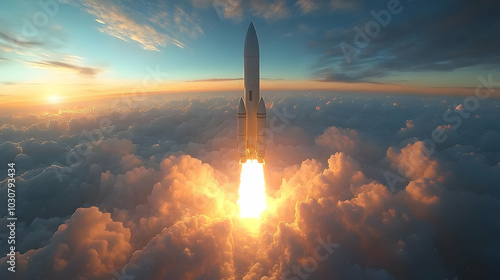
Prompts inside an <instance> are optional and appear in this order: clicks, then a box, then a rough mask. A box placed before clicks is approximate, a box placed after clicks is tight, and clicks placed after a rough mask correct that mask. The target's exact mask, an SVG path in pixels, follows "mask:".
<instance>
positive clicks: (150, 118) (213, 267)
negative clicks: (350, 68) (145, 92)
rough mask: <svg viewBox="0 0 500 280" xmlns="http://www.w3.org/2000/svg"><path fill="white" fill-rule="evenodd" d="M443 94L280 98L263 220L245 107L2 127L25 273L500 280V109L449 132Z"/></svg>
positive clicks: (124, 112)
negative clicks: (240, 152)
mask: <svg viewBox="0 0 500 280" xmlns="http://www.w3.org/2000/svg"><path fill="white" fill-rule="evenodd" d="M445 99H446V100H443V98H441V97H429V98H426V99H418V98H417V97H412V96H385V95H357V94H356V95H355V94H349V95H347V94H324V93H314V94H304V93H300V94H291V93H282V94H280V93H273V94H272V95H271V94H269V95H268V97H267V98H266V101H267V102H268V108H269V110H268V124H269V128H270V130H269V133H268V140H269V141H268V143H267V147H268V148H267V155H266V164H265V176H266V193H267V205H268V209H267V210H266V211H265V212H264V213H263V216H262V217H261V219H260V224H258V223H252V222H251V221H248V220H242V219H240V218H239V217H238V215H237V203H236V202H237V200H238V187H239V172H240V166H239V165H238V163H237V149H236V148H237V147H236V143H235V134H236V121H235V115H236V114H235V111H236V106H237V101H238V98H237V97H235V96H232V95H228V94H226V95H221V96H214V97H207V96H206V95H205V96H192V97H182V96H176V97H175V96H168V98H167V97H165V96H161V97H158V96H156V97H150V98H148V99H147V100H145V101H144V102H143V103H141V104H140V105H138V106H134V107H133V108H132V107H130V108H111V110H108V109H106V110H99V109H90V108H89V110H82V111H74V112H68V113H64V114H53V115H50V114H45V115H35V114H33V113H29V112H28V113H26V114H18V115H16V116H15V117H9V118H6V121H5V124H4V125H2V127H1V128H0V141H1V143H2V144H1V145H0V155H1V157H0V158H1V159H2V160H6V162H7V161H11V160H14V161H15V162H16V167H17V168H18V177H17V180H16V181H17V187H16V190H17V195H18V206H17V208H18V210H17V215H18V235H17V243H16V248H17V249H16V250H17V251H18V253H17V259H18V266H17V270H18V272H17V274H16V275H17V276H16V277H18V278H19V279H37V277H38V278H47V279H49V278H50V279H63V278H64V279H75V278H76V279H108V280H109V279H112V278H113V277H115V278H116V275H122V276H124V277H136V279H156V278H158V279H163V278H172V279H261V280H270V279H305V278H306V277H307V278H308V279H336V278H339V279H424V278H436V279H445V278H447V279H453V278H455V277H457V278H458V279H468V278H473V279H477V278H485V279H491V278H494V277H496V275H498V273H499V271H498V268H497V265H496V264H497V263H498V260H499V259H500V256H499V255H498V248H499V246H500V242H499V239H498V236H500V227H499V226H498V223H497V222H496V220H497V217H496V213H498V212H500V203H499V199H500V191H499V190H498V185H499V183H500V175H499V174H500V164H499V162H500V148H499V147H498V140H499V139H500V134H499V133H498V132H497V131H498V130H497V129H495V128H496V126H497V124H498V121H497V112H498V108H499V106H500V104H498V101H497V100H490V102H488V103H484V104H483V103H482V104H481V107H480V108H481V109H478V110H477V112H475V113H477V114H478V115H479V116H480V118H468V119H463V122H462V124H461V126H460V127H458V128H453V125H452V126H449V127H448V125H449V123H448V122H447V121H446V120H444V119H443V112H445V111H446V110H448V109H454V108H456V107H457V106H458V105H457V104H459V103H461V100H460V99H459V98H452V97H446V98H445ZM462 100H463V99H462ZM317 108H319V109H317ZM464 108H465V107H464ZM456 114H459V112H456ZM402 128H405V129H402ZM436 128H440V129H441V130H442V131H443V133H446V135H447V136H448V138H447V140H446V141H444V142H443V143H435V146H434V147H432V146H430V144H429V143H430V142H429V141H430V140H429V139H432V132H433V131H434V130H435V129H436ZM200 132H202V133H200ZM0 168H1V169H3V170H1V171H0V172H4V174H6V172H7V171H6V170H5V168H6V164H5V163H4V164H3V165H2V166H1V167H0ZM387 174H390V176H389V177H387ZM5 182H6V181H5V180H4V181H3V182H2V183H5ZM5 188H6V187H5V184H2V190H3V191H2V192H1V193H0V199H1V200H4V201H5V200H6V199H7V196H6V193H7V192H6V191H5ZM2 205H4V204H2ZM2 207H3V208H0V209H1V210H2V211H6V208H5V206H2ZM3 213H5V212H3ZM1 221H2V223H5V222H6V221H7V220H6V216H4V217H3V218H2V219H1ZM1 246H2V247H1V248H0V249H1V251H2V254H3V255H5V254H6V253H7V251H8V248H7V246H6V244H5V243H3V242H2V245H1ZM0 261H1V263H0V271H1V272H0V273H1V274H2V276H3V275H4V273H6V271H7V270H6V267H7V265H8V264H7V263H6V259H5V257H4V258H2V259H1V260H0Z"/></svg>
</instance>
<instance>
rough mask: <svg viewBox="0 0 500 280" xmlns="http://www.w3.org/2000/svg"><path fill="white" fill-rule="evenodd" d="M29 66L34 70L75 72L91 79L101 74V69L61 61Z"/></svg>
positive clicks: (43, 62)
mask: <svg viewBox="0 0 500 280" xmlns="http://www.w3.org/2000/svg"><path fill="white" fill-rule="evenodd" d="M29 65H30V66H31V67H36V68H47V69H55V70H69V71H73V72H76V73H77V74H78V75H81V76H87V77H93V76H95V75H97V74H99V73H101V72H103V71H104V70H103V69H99V68H91V67H84V66H78V65H74V64H70V63H66V62H61V61H50V60H43V61H40V62H34V61H32V62H29Z"/></svg>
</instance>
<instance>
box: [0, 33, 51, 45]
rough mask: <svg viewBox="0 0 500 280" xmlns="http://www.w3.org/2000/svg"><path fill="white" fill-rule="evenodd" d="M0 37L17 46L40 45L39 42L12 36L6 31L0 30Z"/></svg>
mask: <svg viewBox="0 0 500 280" xmlns="http://www.w3.org/2000/svg"><path fill="white" fill-rule="evenodd" d="M0 39H2V40H3V41H5V42H8V43H9V44H13V45H16V46H18V47H24V48H29V47H36V46H40V45H42V43H41V42H38V41H30V40H22V39H18V38H16V37H14V36H12V35H10V34H8V33H6V32H2V31H0Z"/></svg>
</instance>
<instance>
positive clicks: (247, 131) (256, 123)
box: [238, 23, 266, 163]
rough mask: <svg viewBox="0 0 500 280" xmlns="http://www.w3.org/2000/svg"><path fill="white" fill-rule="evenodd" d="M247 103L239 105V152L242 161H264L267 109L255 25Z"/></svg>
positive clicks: (247, 62)
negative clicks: (262, 92)
mask: <svg viewBox="0 0 500 280" xmlns="http://www.w3.org/2000/svg"><path fill="white" fill-rule="evenodd" d="M243 57H244V85H245V93H244V100H243V99H240V103H239V105H238V152H239V155H240V160H241V162H242V163H243V162H246V160H247V159H257V160H258V162H260V163H262V162H264V156H265V150H266V106H265V103H264V99H263V98H261V97H260V69H259V68H260V66H259V60H260V55H259V41H258V39H257V33H256V32H255V28H254V26H253V23H250V26H249V27H248V31H247V35H246V38H245V47H244V55H243Z"/></svg>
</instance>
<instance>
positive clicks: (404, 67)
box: [306, 1, 498, 82]
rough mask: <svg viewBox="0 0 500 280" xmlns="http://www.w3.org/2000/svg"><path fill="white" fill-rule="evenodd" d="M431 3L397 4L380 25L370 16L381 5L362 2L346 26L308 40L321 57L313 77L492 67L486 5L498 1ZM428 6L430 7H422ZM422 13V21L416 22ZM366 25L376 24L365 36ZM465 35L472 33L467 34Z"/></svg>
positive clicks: (377, 77) (493, 20) (492, 21)
mask: <svg viewBox="0 0 500 280" xmlns="http://www.w3.org/2000/svg"><path fill="white" fill-rule="evenodd" d="M335 3H337V2H335ZM335 3H334V5H337V6H338V7H342V5H341V4H340V3H337V4H335ZM434 4H435V3H434V2H432V3H430V2H429V1H424V2H418V3H414V2H408V3H406V2H401V6H400V8H401V11H400V12H399V13H397V14H392V15H391V17H390V18H388V19H387V23H384V24H383V25H381V24H380V23H377V18H376V17H374V16H373V14H374V13H375V14H377V13H379V11H381V10H382V9H386V7H384V6H378V7H377V6H374V5H371V4H368V5H365V7H366V8H365V9H364V10H363V11H361V12H360V13H359V14H358V15H357V16H356V18H355V19H354V20H353V21H352V22H351V23H350V24H349V25H350V26H349V27H335V28H333V29H330V30H328V31H326V32H325V33H324V36H323V38H322V39H318V40H313V41H311V42H310V44H309V46H310V48H311V50H312V51H313V52H315V53H318V54H319V55H320V56H321V57H320V59H318V62H317V65H316V67H315V69H316V73H315V74H316V77H318V78H319V79H324V80H325V81H346V82H374V81H375V82H376V81H385V80H384V79H385V78H386V77H389V76H390V75H391V74H394V73H401V72H420V71H438V72H441V71H446V72H449V71H453V70H457V69H462V68H466V67H476V68H481V69H493V68H494V67H495V65H497V64H498V50H496V49H494V48H492V46H493V45H495V40H496V39H492V38H491V37H490V36H489V34H491V32H493V30H492V28H495V26H498V18H497V17H495V15H493V14H492V13H491V7H494V6H497V4H498V3H496V2H494V1H483V2H481V3H477V4H472V3H471V2H469V1H459V2H455V1H443V2H440V3H439V5H434ZM430 5H432V6H433V9H432V10H429V9H428V7H429V6H430ZM307 9H308V8H306V10H307ZM380 13H382V12H380ZM424 13H425V17H426V20H425V21H424V22H422V21H421V19H422V16H423V14H424ZM377 17H378V16H377ZM378 20H379V21H380V19H378ZM369 23H374V24H377V25H378V27H379V28H378V29H377V30H378V31H377V32H375V34H376V35H374V36H372V35H370V36H369V35H367V34H368V33H367V31H366V28H367V26H368V24H369ZM466 33H469V34H476V36H474V38H470V37H467V36H466V35H465V34H466ZM464 36H466V37H467V38H466V37H464ZM492 40H493V41H492Z"/></svg>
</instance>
